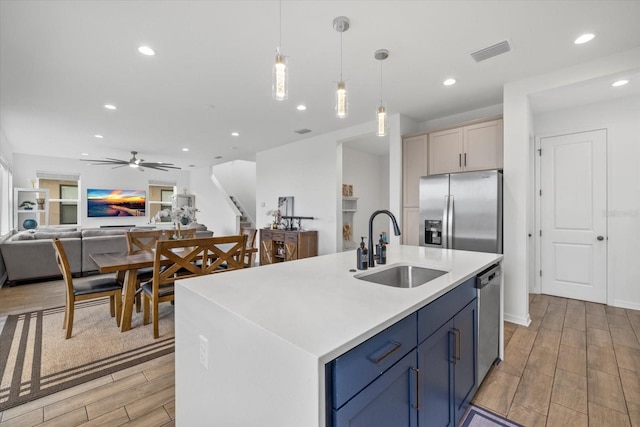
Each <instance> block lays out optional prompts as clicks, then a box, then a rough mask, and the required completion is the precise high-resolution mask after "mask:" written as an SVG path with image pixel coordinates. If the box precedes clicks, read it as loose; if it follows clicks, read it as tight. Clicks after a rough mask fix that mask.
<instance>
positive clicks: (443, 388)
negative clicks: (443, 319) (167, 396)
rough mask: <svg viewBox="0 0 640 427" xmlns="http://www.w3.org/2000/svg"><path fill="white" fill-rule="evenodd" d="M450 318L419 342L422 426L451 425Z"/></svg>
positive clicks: (451, 334)
mask: <svg viewBox="0 0 640 427" xmlns="http://www.w3.org/2000/svg"><path fill="white" fill-rule="evenodd" d="M452 331H453V321H451V320H450V321H448V322H447V323H445V324H444V325H442V326H441V327H440V328H439V329H438V330H437V331H435V332H434V333H433V334H432V335H431V336H430V337H429V338H427V339H426V340H424V342H422V344H420V345H419V346H418V369H419V371H420V411H419V420H418V422H419V424H420V425H421V426H453V425H454V422H453V412H452V410H451V407H452V405H451V402H452V399H453V365H452V363H451V354H452V345H453V333H452Z"/></svg>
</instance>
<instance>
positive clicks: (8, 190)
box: [0, 160, 13, 235]
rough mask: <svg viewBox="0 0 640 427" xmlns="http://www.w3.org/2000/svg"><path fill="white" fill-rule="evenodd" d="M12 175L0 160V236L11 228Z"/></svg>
mask: <svg viewBox="0 0 640 427" xmlns="http://www.w3.org/2000/svg"><path fill="white" fill-rule="evenodd" d="M12 205H13V175H12V174H11V171H10V170H9V167H8V166H7V164H5V163H4V162H3V161H1V160H0V234H2V235H5V234H7V233H9V232H10V231H11V229H12V228H13V217H12V215H13V208H12Z"/></svg>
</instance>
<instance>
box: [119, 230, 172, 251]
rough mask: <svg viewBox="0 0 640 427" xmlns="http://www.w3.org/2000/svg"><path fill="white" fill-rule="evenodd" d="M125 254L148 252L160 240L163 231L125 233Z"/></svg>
mask: <svg viewBox="0 0 640 427" xmlns="http://www.w3.org/2000/svg"><path fill="white" fill-rule="evenodd" d="M126 234H127V253H128V254H129V255H133V254H137V253H140V252H150V251H151V250H153V248H155V246H156V242H157V241H158V240H160V239H162V236H163V230H144V231H127V233H126Z"/></svg>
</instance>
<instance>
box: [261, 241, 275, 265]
mask: <svg viewBox="0 0 640 427" xmlns="http://www.w3.org/2000/svg"><path fill="white" fill-rule="evenodd" d="M271 263H273V240H265V239H260V265H267V264H271Z"/></svg>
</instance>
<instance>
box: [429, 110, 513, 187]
mask: <svg viewBox="0 0 640 427" xmlns="http://www.w3.org/2000/svg"><path fill="white" fill-rule="evenodd" d="M502 147H503V137H502V119H500V120H492V121H488V122H483V123H477V124H474V125H469V126H464V127H460V128H455V129H449V130H444V131H440V132H434V133H431V134H429V175H435V174H441V173H451V172H463V171H475V170H486V169H502V165H503V153H502Z"/></svg>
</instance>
